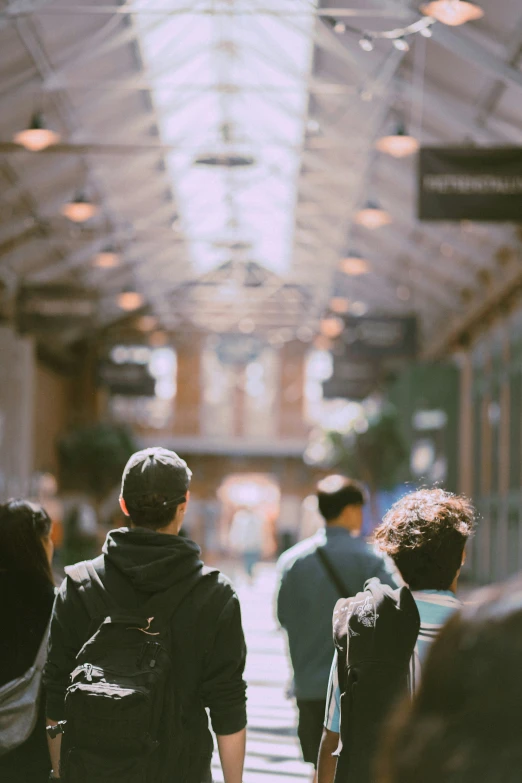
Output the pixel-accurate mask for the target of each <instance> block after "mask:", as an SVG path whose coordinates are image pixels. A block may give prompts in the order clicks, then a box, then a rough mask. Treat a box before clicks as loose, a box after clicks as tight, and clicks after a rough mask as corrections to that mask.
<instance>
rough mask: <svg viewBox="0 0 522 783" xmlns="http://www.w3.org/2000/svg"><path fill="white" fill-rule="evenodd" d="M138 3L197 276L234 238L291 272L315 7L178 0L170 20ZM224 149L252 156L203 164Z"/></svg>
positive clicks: (225, 256) (258, 257)
mask: <svg viewBox="0 0 522 783" xmlns="http://www.w3.org/2000/svg"><path fill="white" fill-rule="evenodd" d="M134 6H135V7H136V8H137V9H139V10H140V11H143V13H139V14H136V17H135V18H136V24H137V25H138V29H139V32H140V39H141V45H142V52H143V57H144V59H145V65H146V68H147V70H148V78H149V79H150V82H151V84H152V87H153V98H154V102H155V107H156V110H157V112H158V114H159V121H160V132H161V139H162V141H163V142H164V143H166V144H172V145H173V146H174V147H175V149H174V150H173V151H172V152H169V153H168V165H169V168H170V172H171V176H172V183H173V189H174V193H175V196H176V201H177V206H178V211H179V219H178V224H179V229H180V231H181V232H182V234H183V235H184V236H185V237H186V239H187V243H188V248H189V252H190V256H191V260H192V263H193V265H194V270H195V272H196V273H197V274H201V273H204V272H207V271H209V270H210V269H212V268H214V267H217V266H219V265H220V264H222V263H224V262H225V261H228V260H230V258H231V255H232V251H231V250H230V248H229V247H228V245H229V244H230V245H232V244H234V243H238V242H239V243H248V244H249V245H250V249H249V251H248V258H249V259H250V260H254V261H257V262H258V263H260V264H263V265H264V266H266V267H267V268H269V269H271V270H272V271H274V272H276V273H278V274H284V273H285V272H288V271H289V269H290V266H291V261H292V249H293V232H294V213H295V204H296V198H297V183H298V175H299V169H300V158H301V147H302V143H303V135H304V129H305V124H306V114H307V101H308V90H307V85H308V78H309V74H310V70H311V61H312V50H313V41H312V34H313V25H314V21H315V7H316V6H315V2H311V0H221V2H220V1H219V0H217V1H215V2H212V3H209V2H208V0H207V1H206V2H199V3H198V2H192V3H187V2H186V0H184V2H179V0H175V2H170V3H169V11H168V13H165V15H164V16H163V15H159V14H158V12H157V11H158V8H165V6H164V5H160V4H159V0H135V2H134ZM187 7H189V8H190V13H187V12H186V10H187ZM223 155H226V156H229V155H234V156H244V157H246V158H252V159H253V161H254V162H253V164H252V165H246V166H234V167H227V166H223V165H202V164H198V163H197V162H196V161H197V160H198V159H200V158H202V157H205V158H215V157H216V156H223ZM175 225H176V224H175ZM236 252H237V251H236ZM242 252H243V253H244V252H245V251H244V250H243V251H242Z"/></svg>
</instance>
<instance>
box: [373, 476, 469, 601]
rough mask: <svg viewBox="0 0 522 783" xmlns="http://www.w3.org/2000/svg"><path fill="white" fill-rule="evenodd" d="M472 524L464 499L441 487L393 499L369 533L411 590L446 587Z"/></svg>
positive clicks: (453, 577) (459, 563)
mask: <svg viewBox="0 0 522 783" xmlns="http://www.w3.org/2000/svg"><path fill="white" fill-rule="evenodd" d="M474 526H475V512H474V509H473V506H472V505H471V503H470V502H469V500H467V499H466V498H464V497H460V496H459V495H453V494H452V493H451V492H445V491H444V490H443V489H421V490H419V491H418V492H411V493H410V494H409V495H406V496H405V497H403V498H401V500H398V501H397V503H395V504H394V505H393V506H392V508H391V509H390V510H389V511H388V513H387V514H386V515H385V517H384V519H383V521H382V523H381V524H380V525H379V527H378V528H377V529H376V531H375V534H374V535H375V540H376V542H377V545H378V546H379V548H380V549H381V550H382V551H383V552H386V554H387V555H389V556H390V557H391V558H392V560H393V561H394V563H395V565H396V566H397V568H398V569H399V571H400V572H401V575H402V577H403V579H404V581H405V582H406V584H407V585H408V586H409V587H410V588H411V589H412V590H448V589H449V588H450V587H451V585H452V583H453V580H454V579H455V577H456V575H457V573H458V571H459V568H460V567H461V565H462V556H463V554H464V547H465V545H466V541H467V540H468V538H469V537H470V535H471V534H472V532H473V529H474Z"/></svg>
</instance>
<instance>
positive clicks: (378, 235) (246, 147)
mask: <svg viewBox="0 0 522 783" xmlns="http://www.w3.org/2000/svg"><path fill="white" fill-rule="evenodd" d="M482 6H483V8H484V10H485V16H484V18H483V19H482V20H480V21H478V22H474V23H472V24H468V25H465V26H463V27H459V28H449V27H445V26H444V25H442V24H439V23H437V24H434V25H433V27H432V28H431V29H432V32H433V36H432V38H430V39H426V38H424V37H421V36H420V35H419V34H416V35H414V36H411V37H408V39H407V40H408V41H409V42H410V44H411V48H410V51H409V52H403V51H398V50H397V49H395V48H394V47H393V46H392V44H391V42H390V41H389V40H386V39H378V40H376V41H375V47H374V49H373V51H370V52H366V51H363V50H362V49H361V48H360V46H359V43H358V41H359V38H360V37H361V33H359V32H357V31H362V32H364V31H375V32H378V33H379V32H381V33H382V32H383V31H386V30H391V29H394V28H405V27H407V26H408V25H411V24H414V23H415V22H417V21H418V20H420V19H422V18H423V17H422V15H421V14H420V13H419V10H418V4H417V3H416V2H401V0H382V1H381V0H371V1H370V0H344V2H339V0H337V2H335V3H332V4H331V7H330V4H328V7H327V6H326V4H320V5H319V6H317V5H316V3H315V2H313V0H213V1H211V0H199V1H198V0H193V2H186V0H185V1H184V0H169V2H165V0H135V1H134V2H123V3H117V4H110V3H107V2H81V0H68V2H67V3H65V2H63V0H61V2H60V1H59V0H13V1H12V2H10V3H6V2H3V3H1V4H0V109H1V110H0V188H1V201H0V279H1V280H2V281H3V305H4V314H5V315H9V314H10V313H12V311H13V310H12V304H13V302H14V300H15V298H16V292H17V290H18V289H19V287H20V286H21V285H28V284H56V283H59V284H66V285H71V286H76V285H80V286H84V287H88V288H92V289H95V290H96V291H97V293H98V297H99V308H98V320H97V326H98V327H100V328H104V327H106V326H107V325H109V324H111V323H117V322H119V321H121V320H122V318H126V319H127V320H128V319H129V316H128V315H127V314H124V313H122V311H121V310H120V309H119V307H118V305H117V295H118V293H120V292H121V291H122V290H124V289H126V288H129V287H130V288H135V289H137V290H138V291H140V292H141V293H142V295H143V297H144V301H145V304H144V308H143V310H142V311H141V312H145V311H147V312H152V313H154V314H155V315H157V316H158V318H159V321H160V323H161V324H162V325H163V327H164V328H166V329H190V328H195V329H213V330H214V331H220V330H229V331H236V330H237V329H238V328H242V327H239V323H240V321H243V325H244V322H245V319H247V321H248V324H249V326H248V328H249V329H251V328H252V327H251V323H254V327H255V329H256V330H260V331H262V332H263V333H267V334H268V335H269V336H270V335H271V336H272V337H273V336H274V335H275V336H276V341H277V335H278V334H279V336H280V337H281V341H283V340H285V339H290V338H291V337H293V336H295V335H296V334H297V335H298V336H299V334H301V336H303V339H310V337H311V336H312V334H313V333H314V332H315V331H316V330H317V327H318V321H319V318H320V316H321V314H322V313H324V312H325V310H327V308H328V303H329V301H330V299H331V297H332V296H333V295H336V296H343V297H346V298H348V300H349V301H350V306H354V304H355V306H356V309H357V312H362V311H364V310H365V311H366V312H370V313H371V312H375V313H395V314H397V313H404V314H411V313H416V314H417V315H418V316H419V320H420V324H421V338H422V345H423V348H424V350H425V351H426V352H427V353H428V354H429V353H430V352H431V354H433V355H435V354H437V352H438V353H440V352H443V351H444V350H445V347H446V345H447V339H449V338H450V337H451V336H453V337H454V336H455V334H456V333H457V332H458V330H459V328H460V327H461V326H462V328H464V325H465V324H466V323H467V321H469V319H472V318H476V317H477V313H478V314H480V313H481V312H483V309H484V307H485V306H486V305H487V304H488V302H490V301H495V302H496V301H498V300H499V295H502V294H503V293H505V294H506V295H507V294H509V291H510V289H511V288H512V287H514V286H516V285H519V284H520V282H521V280H520V279H519V278H520V274H521V271H522V265H521V261H520V242H521V240H520V235H519V233H518V232H517V230H516V226H513V225H507V224H506V225H501V224H497V225H489V224H474V223H463V224H458V223H437V224H430V223H420V222H419V221H417V219H416V217H415V213H416V204H415V199H416V195H415V187H416V186H415V177H416V175H415V161H414V159H413V158H407V159H401V160H395V159H393V158H390V157H388V156H385V155H382V154H377V153H376V151H375V140H376V139H377V138H378V136H379V135H380V134H381V133H382V132H383V131H384V130H386V129H388V128H390V127H391V124H393V120H394V118H396V117H399V116H400V117H402V118H405V119H406V120H407V121H408V122H409V126H410V129H411V130H412V131H414V132H415V133H417V135H419V136H420V139H421V142H423V143H426V144H451V145H455V144H479V145H481V144H520V141H521V139H522V108H521V106H522V102H521V100H520V98H521V93H522V71H521V70H520V67H519V63H520V56H521V51H522V7H520V4H519V3H518V2H515V0H484V2H482ZM341 23H343V24H344V25H345V26H346V28H347V29H346V30H345V31H344V32H341V30H342V28H340V27H339V25H340V24H341ZM36 110H42V111H43V112H44V113H45V117H46V120H47V122H48V124H49V125H50V126H51V127H53V128H54V129H55V130H57V131H59V132H60V134H61V141H60V143H59V144H57V145H56V146H53V147H49V148H48V149H46V150H43V151H41V152H38V153H31V152H27V151H25V150H23V149H22V148H20V147H19V146H18V145H16V144H14V143H13V141H12V139H13V134H14V133H16V132H17V131H19V130H20V129H23V128H24V127H26V126H27V124H28V121H29V118H30V116H31V114H32V113H33V112H34V111H36ZM231 156H232V157H233V158H235V160H234V159H232V158H231ZM238 157H240V158H242V161H239V162H242V163H243V164H245V163H248V164H249V165H240V166H233V165H227V166H225V165H218V164H223V163H224V162H228V163H229V164H232V163H234V162H236V163H237V162H238V160H237V159H238ZM78 190H84V191H85V192H86V193H87V195H88V196H89V197H91V198H93V199H94V200H95V201H96V203H97V204H98V205H99V207H100V209H99V212H98V214H97V215H96V217H94V218H93V219H91V220H90V221H88V222H87V223H86V224H84V225H82V226H77V225H73V224H71V223H70V221H68V220H67V218H65V217H63V216H62V215H61V213H60V209H61V206H62V205H63V203H64V202H65V201H67V200H68V199H70V198H71V197H72V196H73V195H74V194H75V193H76V192H77V191H78ZM369 197H373V198H377V199H378V200H379V201H380V202H381V204H382V205H383V206H384V207H385V208H386V209H387V210H388V211H389V212H390V214H391V216H392V218H393V222H392V223H391V225H390V226H387V227H384V228H380V229H378V230H376V231H369V230H368V229H363V228H361V227H358V226H356V225H355V224H354V222H353V217H354V213H355V210H356V209H357V208H358V207H359V206H360V205H361V204H362V203H364V201H365V200H366V199H367V198H369ZM521 222H522V221H521ZM107 246H113V247H114V248H115V249H117V250H118V251H119V252H120V253H121V258H122V263H121V264H120V265H119V266H118V267H116V268H113V269H99V268H96V267H95V266H94V265H93V263H92V261H93V258H94V256H95V254H96V253H97V252H99V251H101V250H103V249H104V248H106V247H107ZM349 248H356V249H357V250H358V251H359V252H360V253H361V254H362V255H363V256H364V257H365V258H367V259H368V261H369V263H370V272H369V273H368V274H366V275H361V276H358V277H350V276H347V275H344V274H342V273H341V272H340V271H339V260H340V258H341V257H342V256H343V254H346V252H347V250H348V249H349ZM252 269H260V270H262V274H260V280H261V282H260V283H259V284H258V285H257V287H253V286H251V285H250V286H249V285H248V279H249V277H248V276H249V270H252ZM227 275H230V280H229V281H228V283H227V281H226V279H224V278H226V276H227ZM216 279H217V280H219V281H222V280H223V283H222V284H221V282H220V284H219V285H216V284H209V281H211V282H212V281H213V280H216ZM223 285H224V286H225V288H226V286H227V285H228V287H229V288H230V285H234V286H236V288H235V289H234V291H235V295H234V297H232V298H231V297H230V296H229V295H224V293H223V291H224V290H225V289H223V290H222V287H223ZM263 286H266V291H264V292H262V293H260V289H262V288H263ZM188 292H189V293H190V295H189V293H188ZM225 293H226V292H225ZM263 302H266V303H267V304H266V306H264V305H263V304H262V303H263ZM299 330H300V332H299ZM283 332H284V334H283ZM304 335H306V337H304ZM79 336H81V333H80V332H78V331H77V330H75V329H71V330H70V331H69V332H67V333H64V334H63V335H61V336H60V340H61V341H62V342H70V341H74V340H75V339H77V338H78V337H79Z"/></svg>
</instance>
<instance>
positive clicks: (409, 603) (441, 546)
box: [318, 489, 474, 783]
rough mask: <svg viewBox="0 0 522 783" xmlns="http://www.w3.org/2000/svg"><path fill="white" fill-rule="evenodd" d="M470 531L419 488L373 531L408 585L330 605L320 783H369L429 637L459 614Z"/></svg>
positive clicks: (441, 497) (463, 505)
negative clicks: (331, 644) (330, 654)
mask: <svg viewBox="0 0 522 783" xmlns="http://www.w3.org/2000/svg"><path fill="white" fill-rule="evenodd" d="M473 528H474V510H473V508H472V506H471V504H470V503H469V501H467V500H466V499H465V498H462V497H458V496H456V495H452V494H451V493H449V492H445V491H444V490H442V489H433V490H428V489H426V490H420V491H418V492H413V493H410V494H409V495H406V496H405V497H404V498H402V499H401V500H399V501H398V502H397V503H395V505H394V506H393V507H392V508H391V510H390V511H389V512H388V513H387V514H386V515H385V517H384V520H383V522H382V524H381V525H380V526H379V527H378V528H377V530H376V531H375V539H376V542H377V544H378V546H379V547H380V549H381V550H382V551H383V552H386V553H387V554H388V555H389V556H390V557H391V558H392V559H393V561H394V563H395V565H396V566H397V569H398V571H399V572H400V574H401V576H402V578H403V580H404V583H405V584H404V586H403V587H401V588H398V589H396V590H393V589H391V588H390V587H389V586H387V585H383V584H382V583H381V582H380V581H379V580H378V579H372V580H370V582H369V583H368V584H367V585H366V586H365V589H364V591H362V592H361V593H359V594H358V595H356V596H354V597H352V598H349V599H347V600H342V601H339V602H338V603H337V605H336V607H335V611H334V615H333V629H334V640H335V645H336V653H335V656H334V660H333V664H332V669H331V673H330V681H329V686H328V699H327V709H326V714H325V729H324V733H323V738H322V741H321V749H320V753H319V766H318V782H319V783H332V782H333V781H334V779H335V783H351V781H353V780H356V781H357V783H373V781H374V779H375V763H376V757H377V754H378V751H379V741H380V737H381V734H382V729H383V726H384V724H385V721H386V719H387V717H388V715H389V713H390V710H391V708H392V707H393V706H394V704H395V702H396V700H397V699H398V698H399V697H400V696H401V695H405V694H407V693H408V692H409V693H410V694H413V693H414V692H415V691H416V689H417V688H418V687H419V683H420V681H421V669H422V664H423V661H424V659H425V657H426V654H427V651H428V649H429V647H430V645H431V643H432V642H433V639H434V638H435V637H436V635H437V634H438V632H439V631H440V629H441V628H442V626H443V624H444V623H445V622H446V620H447V619H448V618H449V617H450V616H451V615H452V614H453V613H454V612H455V611H456V610H457V609H459V607H460V602H459V601H458V600H457V598H456V596H455V593H456V589H457V581H458V576H459V574H460V569H461V566H462V564H463V562H464V548H465V545H466V541H467V540H468V538H469V536H470V535H471V533H472V531H473Z"/></svg>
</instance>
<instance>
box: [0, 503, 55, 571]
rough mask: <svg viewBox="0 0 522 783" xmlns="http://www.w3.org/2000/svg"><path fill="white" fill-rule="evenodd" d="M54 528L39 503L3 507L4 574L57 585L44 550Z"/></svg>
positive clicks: (0, 563)
mask: <svg viewBox="0 0 522 783" xmlns="http://www.w3.org/2000/svg"><path fill="white" fill-rule="evenodd" d="M51 525H52V523H51V519H50V517H49V515H48V513H47V512H46V511H45V509H44V508H42V506H40V505H39V504H38V503H30V502H29V501H27V500H18V499H13V500H8V501H7V503H2V504H0V570H3V571H8V572H9V571H11V572H14V571H16V572H18V573H20V572H22V573H27V574H32V575H34V576H40V577H41V578H42V579H45V580H46V581H49V582H51V584H53V583H54V582H53V575H52V571H51V566H50V565H49V561H48V559H47V554H46V552H45V548H44V539H45V538H47V537H48V536H49V534H50V532H51Z"/></svg>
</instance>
